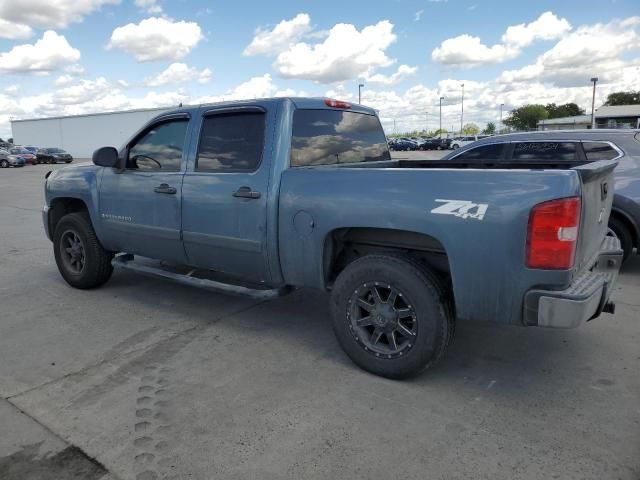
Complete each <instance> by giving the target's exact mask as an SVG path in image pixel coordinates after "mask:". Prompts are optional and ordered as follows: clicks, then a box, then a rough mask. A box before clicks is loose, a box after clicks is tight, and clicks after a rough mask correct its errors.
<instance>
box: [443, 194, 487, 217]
mask: <svg viewBox="0 0 640 480" xmlns="http://www.w3.org/2000/svg"><path fill="white" fill-rule="evenodd" d="M436 202H439V203H444V205H440V206H439V207H436V208H434V209H433V210H431V213H437V214H439V215H454V216H456V217H460V218H462V219H464V220H466V219H467V218H475V219H476V220H482V219H483V218H484V214H485V213H487V208H489V205H488V204H487V203H473V202H471V201H469V200H444V199H442V198H436Z"/></svg>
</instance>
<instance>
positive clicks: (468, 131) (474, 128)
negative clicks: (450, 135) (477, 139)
mask: <svg viewBox="0 0 640 480" xmlns="http://www.w3.org/2000/svg"><path fill="white" fill-rule="evenodd" d="M462 133H464V134H465V135H476V134H478V133H480V127H479V126H478V125H476V124H475V123H467V124H466V125H465V126H464V127H462Z"/></svg>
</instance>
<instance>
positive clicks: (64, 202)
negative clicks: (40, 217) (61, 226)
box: [47, 197, 90, 238]
mask: <svg viewBox="0 0 640 480" xmlns="http://www.w3.org/2000/svg"><path fill="white" fill-rule="evenodd" d="M76 212H87V213H90V212H89V208H88V206H87V204H86V203H85V201H84V200H82V199H80V198H76V197H58V198H54V199H53V200H51V204H50V205H49V217H48V221H47V228H48V229H49V232H48V233H49V238H53V233H54V232H55V230H56V226H57V225H58V222H60V220H61V219H62V217H64V216H65V215H67V214H69V213H76Z"/></svg>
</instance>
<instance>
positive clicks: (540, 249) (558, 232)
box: [527, 197, 580, 270]
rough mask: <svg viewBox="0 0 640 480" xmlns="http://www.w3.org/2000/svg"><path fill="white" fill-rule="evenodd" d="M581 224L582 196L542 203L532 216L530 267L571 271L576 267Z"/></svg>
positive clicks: (528, 251)
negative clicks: (574, 264)
mask: <svg viewBox="0 0 640 480" xmlns="http://www.w3.org/2000/svg"><path fill="white" fill-rule="evenodd" d="M579 226H580V197H570V198H562V199H560V200H551V201H550V202H544V203H539V204H538V205H536V206H535V207H533V209H531V214H530V215H529V230H528V236H527V267H529V268H541V269H546V270H568V269H570V268H572V267H573V263H574V260H575V256H576V243H577V241H578V228H579Z"/></svg>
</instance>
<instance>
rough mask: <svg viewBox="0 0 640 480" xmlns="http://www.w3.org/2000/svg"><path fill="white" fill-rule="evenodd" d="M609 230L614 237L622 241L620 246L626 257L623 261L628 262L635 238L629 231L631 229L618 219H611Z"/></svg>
mask: <svg viewBox="0 0 640 480" xmlns="http://www.w3.org/2000/svg"><path fill="white" fill-rule="evenodd" d="M609 228H610V229H611V230H612V231H613V233H614V235H615V236H616V237H618V240H620V246H621V247H622V251H623V252H624V255H623V257H622V261H623V262H624V261H626V260H627V259H628V258H629V256H630V255H631V253H632V252H633V236H632V235H631V232H630V231H629V228H628V227H627V226H626V225H625V224H624V223H623V222H621V221H620V220H619V219H618V218H616V217H611V218H609Z"/></svg>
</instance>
